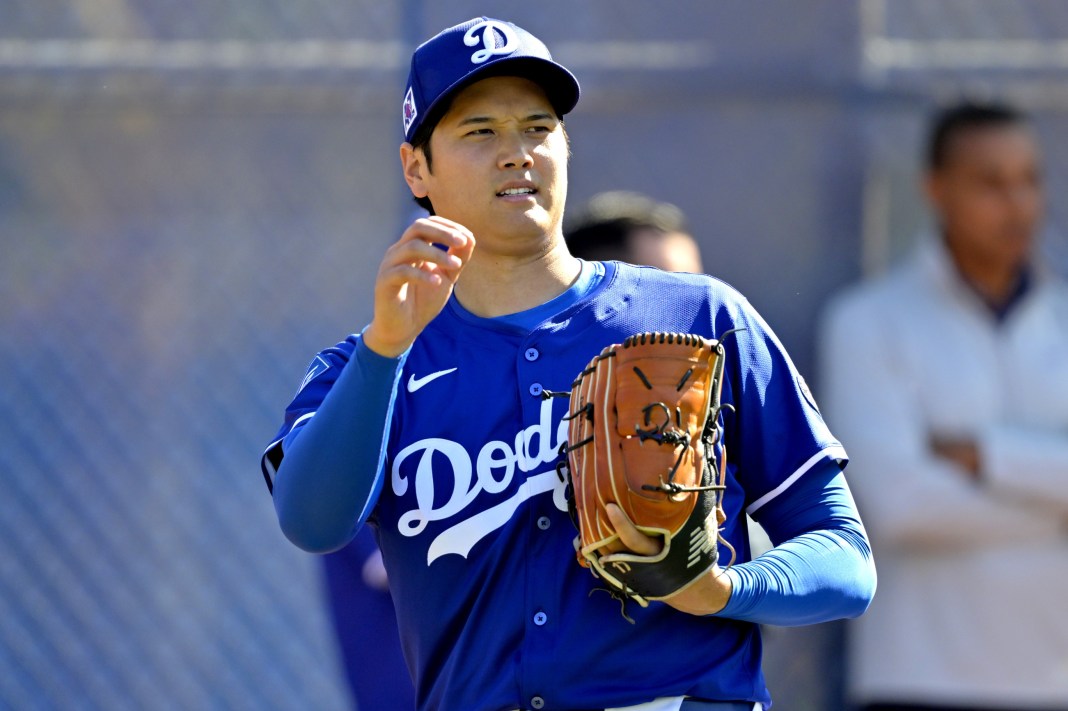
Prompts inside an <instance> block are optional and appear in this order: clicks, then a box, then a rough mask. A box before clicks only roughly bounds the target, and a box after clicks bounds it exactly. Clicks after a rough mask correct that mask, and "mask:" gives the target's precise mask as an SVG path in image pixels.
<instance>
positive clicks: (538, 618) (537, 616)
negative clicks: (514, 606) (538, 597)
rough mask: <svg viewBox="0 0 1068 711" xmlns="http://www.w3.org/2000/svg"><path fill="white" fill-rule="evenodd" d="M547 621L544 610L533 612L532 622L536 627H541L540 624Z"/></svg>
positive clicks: (547, 617)
mask: <svg viewBox="0 0 1068 711" xmlns="http://www.w3.org/2000/svg"><path fill="white" fill-rule="evenodd" d="M548 621H549V616H548V615H546V614H545V613H544V612H536V613H534V624H536V625H537V626H538V627H541V626H542V625H544V624H545V623H546V622H548Z"/></svg>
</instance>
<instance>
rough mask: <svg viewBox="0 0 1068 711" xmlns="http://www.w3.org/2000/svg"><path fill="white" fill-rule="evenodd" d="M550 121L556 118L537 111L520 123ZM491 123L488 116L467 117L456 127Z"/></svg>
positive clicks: (548, 113)
mask: <svg viewBox="0 0 1068 711" xmlns="http://www.w3.org/2000/svg"><path fill="white" fill-rule="evenodd" d="M550 120H551V121H555V120H556V116H555V115H554V114H552V113H551V112H548V111H538V112H536V113H533V114H530V115H529V116H527V117H525V118H523V119H522V122H523V123H530V122H531V121H550ZM493 122H494V119H493V118H491V117H489V116H468V117H467V118H465V119H463V120H462V121H460V122H459V123H458V124H456V125H457V126H458V127H459V126H471V125H482V124H487V123H493Z"/></svg>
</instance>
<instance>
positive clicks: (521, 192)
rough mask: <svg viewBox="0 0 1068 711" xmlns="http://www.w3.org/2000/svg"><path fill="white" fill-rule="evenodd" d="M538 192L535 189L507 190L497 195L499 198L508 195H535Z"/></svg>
mask: <svg viewBox="0 0 1068 711" xmlns="http://www.w3.org/2000/svg"><path fill="white" fill-rule="evenodd" d="M537 192H538V191H537V190H536V189H534V188H505V189H504V190H502V191H500V192H499V193H497V197H504V196H506V195H533V194H535V193H537Z"/></svg>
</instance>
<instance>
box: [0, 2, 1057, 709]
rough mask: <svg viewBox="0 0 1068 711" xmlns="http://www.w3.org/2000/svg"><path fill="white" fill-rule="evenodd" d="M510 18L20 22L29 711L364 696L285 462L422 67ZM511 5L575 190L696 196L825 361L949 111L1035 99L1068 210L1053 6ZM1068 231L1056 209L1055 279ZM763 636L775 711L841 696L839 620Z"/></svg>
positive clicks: (17, 6) (15, 77) (13, 151)
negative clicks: (267, 456) (438, 43)
mask: <svg viewBox="0 0 1068 711" xmlns="http://www.w3.org/2000/svg"><path fill="white" fill-rule="evenodd" d="M481 11H482V9H481V6H480V5H478V4H476V3H473V2H455V3H430V2H419V1H417V0H407V1H405V2H368V1H366V0H350V2H347V3H336V2H332V1H328V0H286V1H284V2H283V1H282V0H255V1H253V0H242V1H240V2H231V3H210V2H206V1H204V0H196V1H195V2H190V1H186V0H183V1H182V2H179V1H178V0H170V1H166V0H154V1H149V0H0V334H2V335H0V412H2V413H3V427H2V428H0V482H2V484H3V486H2V490H0V540H2V541H3V542H2V543H0V708H12V709H42V710H43V709H127V708H128V709H257V710H259V709H309V708H315V709H343V708H349V707H350V701H349V699H348V697H347V693H346V691H345V688H344V685H343V681H342V679H343V677H342V674H341V671H340V668H339V662H338V660H337V653H336V651H335V648H334V643H333V639H332V637H331V635H332V632H331V630H330V627H329V623H328V621H327V619H326V614H325V611H324V609H325V608H324V607H323V604H322V599H321V598H322V592H321V586H320V579H319V568H318V562H317V560H316V559H315V558H314V557H312V556H308V555H305V554H303V553H301V552H300V551H298V550H296V549H295V548H294V547H293V546H291V545H290V544H288V542H286V541H285V540H284V539H283V537H282V536H281V534H280V532H279V530H278V526H277V524H276V521H275V516H274V512H273V509H272V506H271V502H270V498H269V496H268V494H267V492H266V489H265V487H264V485H263V482H262V480H261V478H260V474H259V472H258V459H259V455H260V452H261V449H262V447H263V446H264V445H265V444H266V443H267V441H268V440H269V439H270V437H271V436H272V435H273V433H274V431H275V429H276V427H277V425H278V422H279V419H280V417H281V412H282V408H283V407H284V405H285V403H286V402H287V401H288V399H289V397H290V396H291V394H292V392H293V390H294V389H295V387H296V385H297V384H298V382H299V380H300V378H301V376H302V372H303V368H304V366H305V365H306V363H307V362H308V360H309V358H310V356H311V355H312V354H313V353H314V352H315V351H316V350H318V349H319V348H321V347H324V346H326V345H329V344H332V343H334V342H335V341H336V340H339V339H340V338H341V337H343V335H344V334H345V333H348V332H350V331H353V330H356V329H358V328H359V327H360V326H361V325H362V324H363V322H364V321H365V320H366V319H367V317H368V316H369V313H370V306H369V299H370V296H371V283H372V280H373V278H374V273H375V271H376V267H377V263H378V260H379V257H380V255H381V253H382V251H383V250H384V248H385V246H386V245H387V244H388V243H389V242H391V241H392V239H394V236H395V235H397V234H398V232H399V229H400V227H401V225H402V224H403V222H404V221H405V220H406V219H407V217H408V215H409V214H410V207H411V203H410V199H409V197H408V196H407V194H406V192H405V188H404V184H403V182H402V180H401V176H400V173H399V170H398V169H397V168H398V165H397V157H396V145H397V144H398V143H399V140H400V127H399V124H400V121H399V115H398V114H399V110H398V106H399V96H400V93H401V88H402V87H401V85H402V82H403V80H404V76H405V74H406V71H407V66H406V64H407V58H408V56H409V54H410V51H411V49H412V48H413V47H414V44H415V43H416V42H417V41H418V40H420V39H422V38H424V37H426V36H429V35H430V34H432V33H433V32H435V31H437V30H438V29H440V28H441V27H444V26H445V25H448V24H453V23H455V22H457V21H459V20H461V19H465V18H467V17H470V16H473V15H476V14H479V13H480V12H481ZM495 12H500V13H502V14H504V15H507V16H509V17H512V18H514V19H515V21H517V22H518V23H519V24H521V25H523V26H525V27H527V28H528V29H530V30H532V31H534V32H535V33H537V34H539V35H541V36H543V37H544V38H545V39H546V40H547V41H548V43H549V45H550V46H551V47H553V48H554V49H555V50H556V52H557V55H558V56H559V57H560V58H561V59H562V60H563V61H564V62H565V63H567V64H569V66H572V68H573V69H574V70H575V71H576V73H578V74H579V77H580V79H581V80H582V82H583V88H584V91H585V95H584V98H583V102H582V103H581V104H580V110H579V111H578V112H576V114H575V115H574V116H573V117H571V118H570V120H569V128H570V131H571V135H572V139H573V141H574V145H575V156H574V159H573V164H572V173H571V183H572V200H573V201H574V202H577V201H580V200H582V199H584V198H586V197H589V196H590V195H592V194H593V193H595V192H598V191H600V190H604V189H610V188H627V189H635V190H642V191H644V192H648V193H650V194H652V195H654V196H656V197H658V198H661V199H668V200H671V201H673V202H675V203H676V204H678V205H680V206H681V207H682V208H683V209H684V211H685V212H686V213H687V214H688V217H689V219H690V222H691V224H693V225H694V227H695V230H696V231H697V232H698V237H699V240H700V241H701V243H702V246H703V248H704V250H705V251H706V253H707V254H709V255H711V256H710V258H708V259H706V262H707V263H708V264H709V266H710V268H711V269H712V271H713V272H714V273H716V274H717V275H720V276H723V277H724V278H726V279H727V280H728V281H731V282H732V283H734V284H735V285H737V286H739V287H740V288H742V290H743V291H745V292H746V293H748V294H749V295H750V297H751V298H752V300H753V301H754V302H755V303H756V304H757V306H758V308H760V309H761V310H762V311H763V312H764V313H765V314H766V315H767V316H768V319H769V321H770V322H771V323H772V324H773V326H775V327H776V329H777V330H779V331H780V333H781V335H782V336H783V339H784V340H785V341H786V343H787V345H788V346H789V347H790V348H791V350H792V351H794V352H796V353H797V354H798V358H797V360H798V362H799V365H800V366H801V367H802V370H807V371H811V370H812V368H811V367H810V360H811V356H810V352H811V349H812V343H811V341H810V337H809V336H808V334H809V333H811V330H812V329H811V326H812V324H813V323H814V320H815V313H816V310H817V309H818V307H819V306H820V305H821V303H822V301H823V299H824V298H825V297H826V295H827V294H828V293H829V292H830V291H831V290H833V289H834V288H836V287H837V286H839V285H841V284H842V283H843V282H845V281H847V280H850V279H852V278H855V277H856V276H857V275H858V274H860V273H861V271H862V270H865V269H868V270H875V269H878V268H879V267H880V266H881V265H883V264H884V263H885V262H886V261H887V260H888V259H890V258H891V257H892V256H893V255H894V254H895V253H896V250H897V249H898V247H899V240H900V239H901V235H905V234H907V233H908V232H910V231H911V230H912V229H913V228H914V227H915V225H916V224H917V223H918V222H919V221H920V220H921V219H922V213H921V212H920V210H919V208H918V207H917V206H918V202H917V201H916V200H915V196H914V195H912V192H911V187H910V186H911V181H912V179H913V178H914V175H915V158H916V156H917V155H918V149H917V150H912V147H914V146H915V145H916V142H917V140H918V135H919V129H920V127H921V126H922V118H923V116H924V114H925V112H926V110H927V109H928V108H929V107H930V105H931V104H932V103H933V102H934V101H936V100H938V99H941V98H944V97H947V96H950V95H954V94H955V93H958V92H960V91H962V90H969V91H979V92H988V93H999V94H1008V95H1009V96H1010V97H1011V98H1015V99H1017V100H1019V101H1020V102H1021V103H1023V104H1024V105H1025V106H1026V107H1030V108H1032V109H1033V110H1034V111H1035V112H1036V114H1037V115H1038V117H1039V128H1040V132H1041V133H1042V137H1043V140H1044V143H1045V144H1046V146H1047V148H1048V150H1049V156H1050V157H1049V178H1050V180H1051V183H1052V184H1051V194H1053V195H1056V194H1063V189H1062V188H1063V187H1065V185H1064V180H1065V171H1064V169H1063V168H1062V167H1061V166H1064V165H1066V162H1065V160H1063V159H1064V158H1066V157H1068V156H1065V155H1064V154H1065V152H1066V151H1068V120H1066V114H1065V111H1066V107H1068V92H1066V91H1065V89H1066V86H1065V84H1064V81H1063V76H1064V69H1065V68H1066V64H1068V6H1066V5H1065V4H1064V3H1062V2H1059V1H1057V0H1045V1H1040V0H1032V1H1024V0H1016V1H1013V2H984V1H981V0H956V1H947V2H938V3H932V2H927V1H926V0H900V1H896V0H865V1H862V2H856V3H854V2H845V1H844V0H824V1H816V2H810V3H806V4H805V5H804V7H801V6H798V5H797V4H796V3H792V2H788V1H787V0H774V1H770V2H765V3H760V4H756V5H754V4H749V3H715V4H713V3H705V2H698V1H697V0H691V1H689V2H681V3H677V4H672V5H671V6H670V8H669V7H668V6H665V5H663V4H654V3H616V2H609V1H608V0H596V1H591V2H584V3H573V2H571V3H568V2H562V1H556V0H553V1H551V2H548V3H543V4H542V5H541V6H540V7H539V8H538V9H537V11H534V10H532V9H529V8H525V7H523V6H516V8H514V12H513V11H512V8H508V9H506V10H496V11H495ZM902 146H908V147H909V149H908V150H902ZM1063 224H1064V213H1063V207H1060V206H1057V205H1054V206H1053V215H1052V219H1051V228H1050V240H1049V244H1050V251H1051V254H1055V255H1056V254H1061V255H1065V254H1068V250H1065V249H1064V246H1063V245H1064V241H1063V238H1062V237H1061V235H1062V234H1063V232H1062V231H1061V230H1060V229H1059V228H1058V225H1063ZM1059 250H1060V251H1059ZM1061 258H1062V259H1063V258H1064V257H1061ZM1066 266H1068V265H1066ZM767 641H768V673H769V677H770V681H771V684H772V691H773V694H775V696H776V699H777V704H776V707H777V708H781V709H783V711H806V710H811V711H816V710H817V709H819V710H822V711H826V710H827V709H835V708H840V707H841V704H842V701H841V697H840V687H841V682H842V679H843V675H844V674H846V673H847V670H845V669H844V668H843V667H842V660H843V657H842V654H841V646H842V627H841V626H837V625H829V626H823V627H819V628H812V629H809V630H774V631H770V632H769V635H768V640H767ZM363 711H374V710H371V709H365V710H363Z"/></svg>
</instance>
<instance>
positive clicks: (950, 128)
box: [927, 101, 1028, 170]
mask: <svg viewBox="0 0 1068 711" xmlns="http://www.w3.org/2000/svg"><path fill="white" fill-rule="evenodd" d="M1027 122H1028V117H1027V115H1026V114H1024V113H1023V112H1022V111H1020V110H1019V109H1016V108H1014V107H1012V106H1009V105H1008V104H1004V103H1000V102H988V103H978V102H973V101H965V102H962V103H958V104H954V105H953V106H950V107H948V108H945V109H942V110H941V111H939V112H938V113H937V114H935V116H934V117H933V118H932V120H931V123H930V126H931V128H930V134H929V137H928V141H927V168H928V170H937V169H939V168H942V167H944V166H945V164H946V160H947V158H948V157H949V146H950V144H951V143H952V141H953V139H954V138H955V137H956V136H958V135H960V134H962V133H965V132H967V131H970V130H973V129H977V128H997V127H1005V126H1015V125H1022V124H1026V123H1027Z"/></svg>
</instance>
